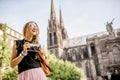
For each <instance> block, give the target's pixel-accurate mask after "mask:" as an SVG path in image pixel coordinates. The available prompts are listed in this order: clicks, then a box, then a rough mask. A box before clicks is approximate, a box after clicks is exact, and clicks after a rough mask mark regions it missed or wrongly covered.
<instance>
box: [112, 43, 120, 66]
mask: <svg viewBox="0 0 120 80" xmlns="http://www.w3.org/2000/svg"><path fill="white" fill-rule="evenodd" d="M112 54H113V59H114V63H116V64H117V63H120V49H119V48H118V46H116V45H115V46H113V47H112Z"/></svg>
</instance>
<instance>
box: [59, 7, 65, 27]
mask: <svg viewBox="0 0 120 80" xmlns="http://www.w3.org/2000/svg"><path fill="white" fill-rule="evenodd" d="M60 27H61V28H63V27H64V23H63V18H62V12H61V8H60Z"/></svg>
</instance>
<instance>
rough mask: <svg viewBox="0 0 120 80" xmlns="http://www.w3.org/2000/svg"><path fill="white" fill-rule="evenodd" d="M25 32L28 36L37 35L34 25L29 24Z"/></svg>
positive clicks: (36, 27) (36, 28)
mask: <svg viewBox="0 0 120 80" xmlns="http://www.w3.org/2000/svg"><path fill="white" fill-rule="evenodd" d="M27 31H28V32H27V33H28V34H31V35H37V34H38V26H37V25H36V24H35V23H30V24H29V26H28V30H27Z"/></svg>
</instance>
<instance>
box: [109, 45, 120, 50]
mask: <svg viewBox="0 0 120 80" xmlns="http://www.w3.org/2000/svg"><path fill="white" fill-rule="evenodd" d="M115 46H116V47H118V49H119V50H120V46H119V45H118V44H116V43H115V44H113V45H112V46H111V48H113V47H115Z"/></svg>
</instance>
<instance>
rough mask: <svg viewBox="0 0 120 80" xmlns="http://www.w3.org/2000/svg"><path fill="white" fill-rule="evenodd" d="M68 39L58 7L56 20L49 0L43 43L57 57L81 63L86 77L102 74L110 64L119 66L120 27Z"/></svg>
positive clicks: (80, 65) (79, 65)
mask: <svg viewBox="0 0 120 80" xmlns="http://www.w3.org/2000/svg"><path fill="white" fill-rule="evenodd" d="M112 33H113V34H114V36H112V37H111V36H110V34H109V32H108V31H106V32H100V33H95V34H91V35H85V36H80V37H77V38H72V39H69V38H68V35H67V31H66V29H65V27H64V23H63V18H62V14H61V10H60V20H59V22H58V21H57V18H56V15H55V10H54V4H53V0H52V1H51V14H50V19H49V22H48V29H47V47H48V50H49V51H50V52H51V54H55V56H56V57H57V58H58V59H63V60H68V61H70V62H71V63H74V64H76V66H78V67H82V68H83V69H84V72H85V73H86V76H87V78H88V79H91V80H98V79H97V78H99V77H100V76H105V75H106V72H107V67H109V66H110V65H116V64H118V66H120V59H119V57H120V29H115V30H113V31H112Z"/></svg>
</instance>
